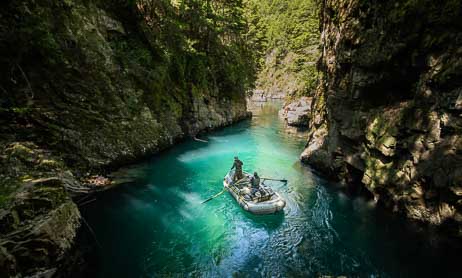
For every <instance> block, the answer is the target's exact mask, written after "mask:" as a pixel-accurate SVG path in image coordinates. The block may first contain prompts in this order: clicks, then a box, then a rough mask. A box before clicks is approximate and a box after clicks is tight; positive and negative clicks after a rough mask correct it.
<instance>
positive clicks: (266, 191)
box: [223, 170, 286, 214]
mask: <svg viewBox="0 0 462 278" xmlns="http://www.w3.org/2000/svg"><path fill="white" fill-rule="evenodd" d="M233 177H234V171H233V170H231V171H229V173H228V174H227V175H226V176H225V178H224V179H223V186H224V187H225V189H226V190H227V191H228V192H229V193H230V194H231V196H233V198H234V199H235V200H236V201H237V202H238V203H239V205H240V206H241V207H242V208H243V209H245V210H246V211H249V212H251V213H253V214H270V213H275V212H278V211H281V210H282V209H283V208H284V207H285V205H286V201H285V200H284V199H283V198H282V197H281V196H280V195H279V194H278V193H277V192H274V191H273V190H272V189H271V187H269V186H267V185H265V184H264V183H263V182H261V183H260V188H259V190H258V193H256V194H251V189H250V178H251V177H252V175H251V174H249V173H247V172H244V178H243V179H241V180H239V181H237V182H234V181H233Z"/></svg>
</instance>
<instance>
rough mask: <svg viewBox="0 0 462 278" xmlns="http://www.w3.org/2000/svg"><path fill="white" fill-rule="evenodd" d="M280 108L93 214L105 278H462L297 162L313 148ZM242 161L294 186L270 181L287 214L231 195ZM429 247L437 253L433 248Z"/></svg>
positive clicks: (158, 169) (148, 172)
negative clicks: (260, 209) (231, 173)
mask: <svg viewBox="0 0 462 278" xmlns="http://www.w3.org/2000/svg"><path fill="white" fill-rule="evenodd" d="M278 108H279V107H278V105H277V104H274V103H273V104H264V105H263V107H262V108H257V109H256V110H254V115H255V116H254V118H253V119H252V120H249V121H245V122H241V123H239V124H235V125H233V126H231V127H227V128H224V129H222V130H219V131H216V132H213V133H211V134H209V135H207V136H204V138H206V139H207V140H208V143H203V142H198V141H193V140H190V141H188V142H185V143H183V144H180V145H178V146H176V147H174V148H172V149H170V150H168V151H166V152H163V153H162V154H160V155H158V156H156V157H154V158H152V160H150V161H148V162H146V163H143V164H139V165H135V166H133V167H130V169H128V170H127V171H128V172H127V173H129V174H130V175H131V176H135V177H136V178H137V179H136V182H134V183H133V184H127V185H123V186H120V187H118V188H116V189H114V190H112V191H109V192H106V193H104V194H103V195H101V196H99V197H98V201H97V202H94V203H92V204H90V205H88V206H86V207H85V210H84V211H83V214H84V217H85V218H86V220H87V221H88V223H89V224H90V225H91V226H92V227H93V229H94V231H95V234H96V238H97V240H98V241H99V242H100V244H101V248H100V249H99V251H98V255H97V257H98V265H99V267H98V268H97V269H95V271H96V274H97V276H98V277H159V276H163V275H168V276H175V275H178V276H183V275H185V274H186V273H190V275H192V276H195V275H198V276H201V277H210V276H213V277H231V276H233V275H236V276H237V277H269V276H273V275H275V276H277V277H279V276H280V277H317V276H320V275H347V276H349V277H358V276H359V277H366V276H367V277H429V276H439V275H441V276H452V275H455V274H456V273H457V271H458V270H457V265H456V263H455V261H456V260H457V256H455V255H454V254H452V253H451V251H450V250H449V249H447V250H444V252H442V251H441V252H440V251H439V250H437V249H433V248H432V247H430V246H429V243H428V242H430V241H429V240H428V239H423V238H419V237H418V236H416V235H417V234H415V233H411V232H409V231H407V230H406V228H405V227H406V226H405V225H404V223H403V222H401V221H399V220H396V219H392V218H390V216H388V215H382V214H383V213H381V212H380V211H378V210H377V209H376V208H375V207H374V205H373V204H371V203H370V202H367V201H365V200H363V199H361V198H350V197H348V196H346V195H344V194H343V193H341V191H339V190H338V189H337V188H336V186H335V184H329V183H328V182H326V181H325V180H323V179H321V178H319V177H318V176H317V175H316V174H315V173H314V172H313V171H312V170H310V168H308V167H306V166H303V165H302V164H301V163H300V162H299V159H298V158H299V154H300V151H301V150H302V149H303V146H304V141H303V139H301V138H299V137H297V136H295V135H290V134H288V133H287V132H286V130H285V129H284V124H283V123H282V121H281V120H280V119H279V118H278V116H277V111H278ZM235 154H238V155H239V157H240V158H241V159H242V160H243V162H244V170H247V171H251V170H257V171H258V172H259V173H260V174H261V175H262V176H270V177H277V178H286V179H288V180H289V182H288V184H287V185H285V184H283V183H277V182H272V183H271V185H272V186H273V188H274V189H275V190H277V191H278V192H280V193H282V195H283V197H284V198H285V199H286V200H287V206H286V208H285V209H284V212H283V213H280V214H276V215H267V216H255V215H251V214H249V213H246V212H244V211H243V210H242V209H241V208H240V207H239V206H238V205H237V203H236V202H235V201H234V199H232V198H231V196H230V195H228V194H224V195H221V196H220V197H218V198H217V199H215V200H212V201H210V202H208V203H206V204H203V205H202V204H200V203H201V201H202V200H204V199H206V198H208V197H209V196H211V195H213V194H215V193H216V192H219V191H220V190H221V189H222V178H223V176H224V175H225V174H226V172H227V171H228V169H229V167H230V166H231V164H232V159H233V156H234V155H235ZM424 242H427V243H424Z"/></svg>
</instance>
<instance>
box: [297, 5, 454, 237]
mask: <svg viewBox="0 0 462 278" xmlns="http://www.w3.org/2000/svg"><path fill="white" fill-rule="evenodd" d="M321 5H322V7H321V19H320V20H321V29H322V46H323V49H322V57H321V59H320V61H319V65H318V66H319V69H320V70H321V73H322V78H321V84H320V85H319V87H318V89H317V91H316V93H315V96H314V102H313V105H312V114H311V120H310V127H311V129H312V133H311V135H310V139H309V142H308V144H307V148H306V149H305V151H304V152H303V154H302V156H301V159H302V161H304V162H307V163H309V164H311V165H312V166H313V167H315V168H316V169H318V170H320V171H322V172H324V173H326V174H328V175H330V176H331V177H334V178H337V179H339V180H341V181H344V182H345V183H346V184H350V186H351V187H353V188H355V187H356V188H358V187H365V188H366V189H367V190H368V191H369V192H371V193H372V194H373V196H374V198H375V199H376V200H378V201H379V202H380V203H382V204H384V205H385V206H387V207H389V208H390V209H392V210H393V211H396V212H399V213H402V214H404V215H406V216H408V217H410V218H412V219H416V220H420V221H424V222H429V223H433V224H447V225H445V227H450V228H451V229H450V230H451V231H453V232H454V234H455V235H458V236H462V135H461V131H462V117H461V116H462V75H461V72H462V59H461V57H462V56H461V55H462V47H461V45H462V32H461V31H462V21H461V18H462V4H461V2H460V1H450V0H446V1H427V0H415V1H409V0H407V1H360V0H342V1H331V0H326V1H323V2H322V3H321Z"/></svg>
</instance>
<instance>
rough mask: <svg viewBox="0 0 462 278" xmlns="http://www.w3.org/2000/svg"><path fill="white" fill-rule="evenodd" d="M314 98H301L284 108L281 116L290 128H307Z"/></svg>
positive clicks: (280, 112) (280, 113)
mask: <svg viewBox="0 0 462 278" xmlns="http://www.w3.org/2000/svg"><path fill="white" fill-rule="evenodd" d="M311 103H312V98H310V97H301V98H299V99H297V100H294V101H292V102H290V103H288V104H286V105H285V106H284V108H282V109H281V111H279V115H280V117H281V118H283V119H284V120H285V121H286V122H287V124H288V125H289V126H296V127H307V126H308V120H309V116H310V111H311Z"/></svg>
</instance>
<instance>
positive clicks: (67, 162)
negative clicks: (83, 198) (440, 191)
mask: <svg viewBox="0 0 462 278" xmlns="http://www.w3.org/2000/svg"><path fill="white" fill-rule="evenodd" d="M133 2H134V1H85V0H66V1H61V0H59V1H57V0H43V1H29V0H22V1H4V2H2V4H0V7H1V11H0V53H1V55H0V72H1V73H0V276H1V277H13V276H14V277H22V276H29V275H39V274H40V275H44V277H51V276H52V275H54V274H56V273H58V274H60V275H63V274H62V273H63V272H62V266H63V264H66V263H67V262H65V260H66V259H67V258H68V257H69V254H68V253H69V250H70V249H71V248H72V246H73V245H74V242H75V238H76V234H77V229H78V227H79V226H80V224H81V216H80V213H79V210H78V208H77V206H76V204H75V203H74V202H73V201H72V200H71V198H70V196H69V194H68V192H67V191H69V190H71V191H72V192H77V193H79V192H82V193H85V192H86V187H85V186H84V185H83V184H82V182H83V181H84V178H85V176H87V175H89V174H91V173H100V171H104V169H107V168H108V167H116V166H118V165H121V164H124V163H127V162H133V161H135V160H136V159H140V158H142V157H144V156H146V155H150V154H153V153H156V152H158V151H159V150H162V149H164V148H166V147H168V146H171V145H172V144H174V143H175V142H177V141H178V140H180V139H182V138H185V137H188V136H194V135H196V134H197V133H198V132H200V131H204V130H207V129H211V128H216V127H219V126H223V125H227V124H230V123H232V122H234V121H237V120H240V119H243V118H246V117H248V116H249V115H248V112H247V109H246V102H245V90H246V88H245V84H244V83H245V77H246V76H245V74H246V73H245V70H242V69H241V68H240V66H242V63H240V62H239V61H240V60H239V59H238V58H241V59H243V58H242V57H241V56H239V55H240V53H236V51H238V50H236V49H240V48H238V47H237V46H235V45H233V44H232V42H231V41H229V40H228V41H227V44H226V45H220V38H215V39H214V40H212V39H209V42H208V43H209V44H208V45H207V47H208V48H207V49H206V51H208V55H209V56H207V55H205V54H204V53H201V52H200V49H201V46H198V42H202V41H201V40H197V38H194V37H193V36H195V35H197V33H193V31H194V30H195V29H194V28H195V25H194V24H199V23H197V22H194V21H191V22H185V23H183V25H179V24H177V23H178V21H179V20H180V19H181V18H178V17H179V12H178V10H176V8H175V7H173V6H171V5H170V4H169V3H170V2H168V1H137V3H138V4H137V5H134V4H133ZM129 3H130V4H129ZM191 11H194V10H193V9H191ZM188 24H190V25H191V26H189V25H188ZM182 26H186V27H184V28H185V29H187V30H186V31H185V30H183V29H180V28H181V27H182ZM191 30H193V31H191ZM200 30H202V29H200ZM209 34H210V32H209ZM192 42H195V44H194V45H188V44H187V43H191V44H192ZM198 49H199V50H198ZM233 55H234V56H233ZM241 73H242V74H243V75H244V76H240V75H239V74H241ZM77 267H78V266H77Z"/></svg>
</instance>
